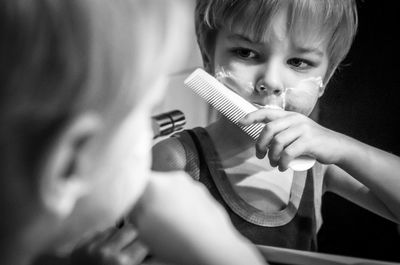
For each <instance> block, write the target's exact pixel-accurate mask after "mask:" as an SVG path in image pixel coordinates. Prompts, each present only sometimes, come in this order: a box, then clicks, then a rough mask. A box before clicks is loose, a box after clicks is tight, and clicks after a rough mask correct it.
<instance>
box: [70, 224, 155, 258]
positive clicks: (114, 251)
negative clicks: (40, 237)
mask: <svg viewBox="0 0 400 265" xmlns="http://www.w3.org/2000/svg"><path fill="white" fill-rule="evenodd" d="M147 253H148V250H147V247H145V246H144V245H143V244H142V243H141V242H140V241H139V240H138V238H137V232H136V230H135V229H134V228H133V227H132V225H129V224H125V225H124V226H123V227H122V228H120V229H118V228H115V227H112V228H110V229H107V230H106V231H103V232H100V233H97V234H95V235H94V236H92V237H91V238H88V239H86V240H84V241H82V242H81V243H80V244H78V245H77V246H76V247H75V249H74V250H73V252H72V254H71V264H74V265H79V264H82V265H91V264H93V265H135V264H142V261H143V260H144V258H145V257H146V255H147Z"/></svg>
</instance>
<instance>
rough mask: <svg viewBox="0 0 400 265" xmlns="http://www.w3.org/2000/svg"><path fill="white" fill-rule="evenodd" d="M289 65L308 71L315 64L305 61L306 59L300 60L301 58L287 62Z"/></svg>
mask: <svg viewBox="0 0 400 265" xmlns="http://www.w3.org/2000/svg"><path fill="white" fill-rule="evenodd" d="M287 63H288V64H289V65H290V66H293V67H295V68H298V69H301V70H304V69H308V68H309V67H311V66H313V64H312V63H311V62H309V61H307V60H304V59H300V58H292V59H289V60H288V61H287Z"/></svg>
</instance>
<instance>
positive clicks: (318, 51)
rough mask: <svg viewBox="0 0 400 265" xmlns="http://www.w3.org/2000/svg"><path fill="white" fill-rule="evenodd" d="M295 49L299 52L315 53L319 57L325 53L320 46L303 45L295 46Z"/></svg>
mask: <svg viewBox="0 0 400 265" xmlns="http://www.w3.org/2000/svg"><path fill="white" fill-rule="evenodd" d="M294 50H295V51H296V52H297V53H313V54H315V55H317V56H319V57H323V56H324V53H323V51H322V50H321V49H319V48H318V47H305V46H304V47H303V46H295V47H294Z"/></svg>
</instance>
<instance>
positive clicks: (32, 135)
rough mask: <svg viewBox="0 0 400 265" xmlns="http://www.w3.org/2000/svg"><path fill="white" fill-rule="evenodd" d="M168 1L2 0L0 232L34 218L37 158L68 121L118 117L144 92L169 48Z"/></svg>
mask: <svg viewBox="0 0 400 265" xmlns="http://www.w3.org/2000/svg"><path fill="white" fill-rule="evenodd" d="M164 2H165V4H164ZM168 2H170V1H156V0H154V1H152V0H150V1H149V0H143V1H138V0H112V1H109V0H34V1H31V0H2V1H0V31H1V37H0V62H1V63H0V88H1V89H0V186H1V187H2V189H1V192H0V194H1V195H0V209H1V211H2V212H7V218H3V220H2V221H0V226H1V227H2V230H1V231H2V232H5V231H7V233H9V234H10V235H13V231H11V230H12V229H18V228H19V223H18V224H17V223H12V222H21V223H24V222H29V220H25V219H27V218H25V217H26V216H25V215H27V216H29V214H30V213H31V212H33V211H34V210H36V209H29V208H27V207H25V206H24V205H25V201H22V199H21V198H20V197H19V196H20V194H25V196H27V197H28V198H35V197H37V196H38V195H37V190H38V188H37V185H38V184H37V179H38V178H37V176H38V173H39V170H40V167H41V166H42V165H41V163H42V161H44V158H45V156H46V153H47V151H48V150H49V148H50V147H51V146H52V144H53V141H55V140H56V139H57V137H58V136H59V135H60V134H61V133H62V132H63V129H64V128H65V126H67V125H68V122H69V121H71V120H72V119H74V117H75V116H77V115H79V114H80V113H82V112H84V111H89V112H90V111H93V112H96V113H98V114H100V115H103V116H104V117H110V118H107V122H109V123H113V122H115V123H118V120H120V119H122V118H124V116H125V115H124V113H128V111H129V110H132V108H133V107H134V106H135V105H136V103H137V102H139V101H140V100H141V96H142V94H144V93H147V92H145V91H146V90H148V86H146V84H147V83H148V81H149V80H151V79H152V78H153V79H154V77H153V76H152V75H151V73H152V70H154V71H156V70H157V69H153V67H154V60H151V59H153V57H155V56H158V55H159V54H162V52H163V51H162V50H161V48H162V47H164V46H165V45H166V42H165V37H166V36H167V35H168V34H167V33H166V32H165V31H166V30H167V25H166V24H165V22H166V16H167V14H166V12H163V11H164V10H165V9H166V8H169V6H168ZM154 10H157V11H154ZM158 10H159V11H158ZM146 27H149V28H146ZM149 32H150V33H149ZM157 33H158V34H157ZM148 54H151V55H152V56H153V57H151V58H149V57H148V56H149V55H148ZM146 59H147V60H146ZM149 59H150V60H149ZM148 61H150V62H152V63H149V62H148ZM160 65H161V62H160V63H158V64H157V67H160ZM132 85H135V87H134V88H132ZM136 101H137V102H136ZM117 113H120V114H121V115H116V114H117ZM108 125H109V124H108ZM108 128H112V126H108ZM21 183H22V184H23V185H22V184H21ZM20 199H21V200H20ZM19 214H24V216H19ZM33 214H35V213H34V212H33V213H32V215H33ZM10 220H12V221H10ZM8 230H10V231H8ZM2 235H4V234H2ZM3 239H4V238H3ZM3 239H2V240H3ZM2 240H0V245H1V242H3V241H2ZM4 240H5V241H7V239H4Z"/></svg>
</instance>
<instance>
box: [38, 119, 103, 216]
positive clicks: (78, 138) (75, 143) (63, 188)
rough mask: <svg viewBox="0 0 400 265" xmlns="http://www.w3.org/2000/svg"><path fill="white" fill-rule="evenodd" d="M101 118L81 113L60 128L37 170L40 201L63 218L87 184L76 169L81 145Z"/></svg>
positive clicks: (86, 140) (80, 161) (85, 190)
mask: <svg viewBox="0 0 400 265" xmlns="http://www.w3.org/2000/svg"><path fill="white" fill-rule="evenodd" d="M101 125H102V121H101V119H100V117H99V116H98V115H96V114H93V113H83V114H81V115H79V116H77V117H76V118H75V119H73V120H72V121H71V122H69V123H68V124H67V126H66V127H64V130H63V131H62V132H61V133H60V135H59V136H58V137H57V138H56V139H55V141H54V144H53V146H51V147H50V150H49V152H48V154H47V156H46V158H45V161H44V163H43V166H42V168H41V169H42V170H41V172H39V173H40V176H39V178H40V186H39V188H40V196H41V201H42V203H43V205H44V207H45V208H46V210H48V211H49V212H50V213H52V214H54V215H56V216H58V217H59V218H65V217H67V216H68V215H69V214H70V213H71V212H72V211H73V209H74V207H75V203H76V202H77V201H78V200H79V198H81V197H82V196H84V195H85V194H86V193H87V191H88V188H89V183H87V179H86V178H85V176H83V175H82V173H81V172H80V171H79V164H80V163H82V161H83V160H82V159H84V157H85V153H84V150H85V147H86V146H87V145H88V143H90V140H91V139H93V137H95V136H96V134H97V133H98V132H99V131H100V129H101Z"/></svg>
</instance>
